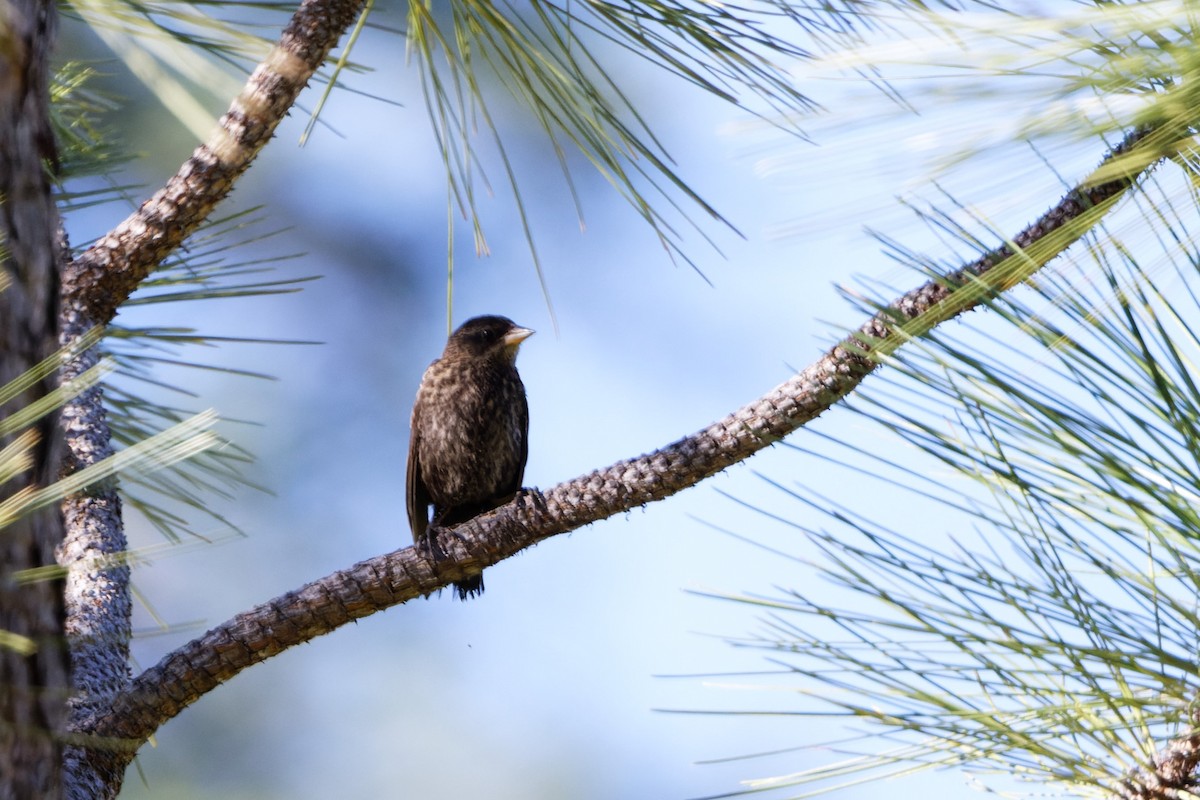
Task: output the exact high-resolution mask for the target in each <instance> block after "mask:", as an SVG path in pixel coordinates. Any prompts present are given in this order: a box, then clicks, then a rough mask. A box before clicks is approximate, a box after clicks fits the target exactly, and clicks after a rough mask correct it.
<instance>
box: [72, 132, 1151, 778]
mask: <svg viewBox="0 0 1200 800" xmlns="http://www.w3.org/2000/svg"><path fill="white" fill-rule="evenodd" d="M1149 133H1150V132H1149V131H1147V130H1139V131H1135V132H1134V133H1131V134H1130V135H1129V136H1128V137H1126V139H1125V140H1124V141H1123V142H1122V143H1121V144H1120V145H1119V146H1118V147H1117V148H1115V149H1114V151H1113V153H1112V155H1111V156H1110V159H1109V163H1112V161H1113V160H1114V159H1115V158H1116V157H1119V156H1120V155H1122V154H1124V153H1126V152H1127V151H1128V150H1130V149H1131V148H1132V147H1134V146H1135V145H1136V144H1137V143H1138V142H1140V141H1141V140H1143V139H1144V138H1146V137H1147V136H1148V135H1149ZM1134 179H1135V176H1132V175H1129V176H1121V177H1116V178H1112V179H1108V180H1104V181H1101V182H1098V183H1095V184H1090V185H1083V186H1080V187H1079V188H1077V189H1076V190H1074V191H1072V192H1070V193H1069V194H1068V195H1067V196H1066V197H1064V198H1063V200H1062V201H1060V202H1059V203H1058V204H1057V205H1056V206H1055V207H1054V208H1052V209H1051V210H1050V211H1048V212H1047V213H1046V214H1044V215H1043V216H1042V217H1041V218H1039V219H1038V220H1037V221H1036V222H1035V223H1033V224H1032V225H1030V226H1029V227H1028V228H1026V229H1025V230H1024V231H1022V232H1021V233H1020V234H1018V235H1017V236H1016V237H1014V240H1013V244H1012V245H1011V246H1004V247H1001V248H999V249H998V250H996V251H994V252H992V253H989V254H988V255H986V256H984V257H982V258H980V259H978V260H977V261H975V262H973V263H971V264H968V265H967V266H965V267H963V268H962V269H960V270H959V271H957V272H955V273H953V274H951V275H948V276H946V277H945V278H942V279H940V280H937V281H930V282H929V283H926V284H924V285H923V286H921V287H918V288H917V289H914V290H913V291H911V292H908V293H907V294H905V295H904V296H903V297H901V298H899V299H898V300H896V301H895V302H893V303H891V304H890V305H888V306H887V307H885V308H883V309H882V310H881V311H880V312H879V313H877V314H876V315H875V316H874V317H873V318H872V319H870V320H869V321H868V322H867V323H866V324H864V325H863V327H862V328H861V329H860V330H859V331H857V332H855V333H854V334H853V335H851V336H849V337H847V338H846V339H845V340H844V341H842V342H841V343H839V344H838V345H837V346H836V347H834V348H833V349H832V350H830V351H829V352H828V353H827V354H826V355H825V356H823V357H822V358H821V359H819V360H818V361H816V362H815V363H814V364H812V365H811V366H809V367H808V368H807V369H805V370H804V371H803V372H801V373H799V374H797V375H796V376H795V377H793V378H792V379H791V380H789V381H787V382H785V383H783V384H781V385H780V386H778V387H776V388H775V389H774V390H772V391H771V392H769V393H768V394H766V395H764V396H763V397H761V398H759V399H758V400H756V401H755V402H753V403H751V404H749V405H747V406H745V407H743V408H741V409H739V410H737V411H735V412H733V413H732V414H730V415H729V416H727V417H725V418H724V419H722V420H720V421H719V422H717V423H714V424H713V425H711V426H709V427H708V428H705V429H704V430H702V431H699V432H697V433H695V434H693V435H692V436H688V437H685V438H684V439H680V440H679V441H677V442H674V443H672V444H670V445H667V446H666V447H663V448H662V449H660V450H657V451H655V452H653V453H650V454H649V455H644V456H641V457H639V458H635V459H630V460H626V461H620V462H618V463H616V464H613V465H612V466H610V467H607V468H605V469H601V470H597V471H595V472H593V473H590V474H588V475H584V476H581V477H579V478H576V479H574V480H572V481H568V482H566V483H563V484H560V485H558V486H556V487H554V488H553V489H550V490H548V491H546V492H545V493H535V494H531V495H521V496H519V497H518V498H517V500H515V501H514V502H512V503H510V504H509V505H507V506H504V507H502V508H500V509H497V510H496V511H493V512H490V513H488V514H485V515H483V516H481V517H478V518H476V519H474V520H471V521H470V522H467V523H464V524H462V525H460V526H457V527H455V528H454V529H453V530H452V531H451V530H442V531H440V532H439V536H438V542H439V545H440V549H441V550H442V551H443V552H444V553H445V554H446V559H445V560H443V561H440V562H433V561H430V560H429V559H427V558H426V557H425V555H424V554H423V553H422V552H421V551H419V550H417V549H415V548H412V547H409V548H405V549H403V550H398V551H396V552H393V553H389V554H386V555H382V556H378V557H376V558H372V559H369V560H367V561H363V562H361V563H359V564H356V565H355V566H353V567H350V568H349V569H346V570H342V571H339V572H337V573H334V574H333V575H330V576H327V577H325V578H322V579H320V580H318V581H314V582H312V583H310V584H308V585H307V586H304V587H302V588H300V589H298V590H296V591H293V592H289V593H287V594H285V595H282V596H280V597H278V598H275V599H274V600H271V601H269V602H267V603H264V604H262V605H260V606H258V607H257V608H254V609H251V610H249V611H247V612H244V613H242V614H239V615H238V616H236V617H234V618H233V619H231V620H229V621H228V622H226V623H224V624H223V625H220V626H218V627H216V628H214V629H212V630H210V631H209V632H207V633H206V634H204V635H203V636H201V637H199V638H198V639H195V640H193V641H192V642H190V643H188V644H186V645H184V646H183V647H181V648H179V649H178V650H176V651H175V652H173V653H171V654H169V655H167V656H166V657H165V658H164V659H163V660H162V661H160V662H159V663H158V664H157V665H155V666H154V667H151V668H150V669H148V670H146V671H145V672H144V673H143V674H142V675H140V676H139V677H138V678H137V679H135V681H134V682H133V685H132V686H131V687H130V690H129V691H128V692H126V693H124V694H122V695H121V696H120V697H118V698H117V700H116V702H115V703H114V705H113V706H112V707H111V708H110V709H109V710H108V711H107V712H105V713H103V714H102V715H101V716H98V717H96V718H95V719H94V720H91V721H90V722H89V723H88V724H86V725H84V726H83V727H81V728H79V731H80V732H81V733H87V734H91V735H94V736H98V737H103V738H104V739H105V741H106V744H107V745H108V746H109V747H111V748H112V749H111V751H110V752H111V753H112V754H113V757H114V759H119V760H121V761H124V762H127V761H128V759H129V758H131V757H132V755H133V753H134V752H135V751H136V750H137V748H138V747H139V746H140V745H141V743H142V742H143V741H145V739H146V737H148V736H149V735H150V734H151V733H153V732H154V730H156V729H157V728H158V726H159V725H161V724H162V723H163V722H165V721H166V720H168V719H170V718H171V717H173V716H174V715H176V714H178V713H179V712H180V711H181V710H182V709H184V708H186V707H187V706H188V705H190V704H191V703H193V702H195V701H196V700H197V699H199V698H200V697H201V696H203V695H204V694H205V693H206V692H208V691H210V690H211V689H213V688H214V687H216V686H218V685H220V684H221V683H222V682H224V681H226V680H228V679H229V678H231V677H232V676H234V675H236V674H237V673H238V672H240V671H241V670H243V669H245V668H246V667H248V666H251V665H253V664H257V663H259V662H261V661H263V660H265V659H267V658H269V657H271V656H273V655H276V654H277V653H280V652H282V651H283V650H285V649H287V648H289V647H292V646H294V645H297V644H301V643H303V642H306V641H309V640H311V639H313V638H314V637H316V636H320V635H322V634H324V633H328V632H330V631H332V630H334V629H335V628H337V627H339V626H341V625H344V624H346V623H347V622H351V621H353V620H355V619H359V618H361V617H364V616H367V615H369V614H372V613H374V612H376V611H379V610H382V609H384V608H388V607H390V606H394V605H396V604H399V603H403V602H406V601H407V600H411V599H413V598H415V597H419V596H423V595H428V594H429V593H430V592H433V591H435V590H437V589H439V588H442V587H444V586H446V585H448V584H450V583H452V582H454V581H461V580H463V579H464V578H469V577H472V576H475V575H478V574H479V572H480V571H481V570H482V569H483V568H484V567H486V566H489V565H491V564H495V563H497V562H498V561H501V560H503V559H504V558H508V557H510V556H512V555H514V554H516V553H518V552H520V551H521V550H523V549H525V548H527V547H530V546H532V545H534V544H536V543H538V542H540V541H543V540H544V539H547V538H549V537H550V536H554V535H556V534H559V533H564V532H567V531H571V530H574V529H576V528H579V527H581V526H583V525H587V524H589V523H591V522H595V521H597V520H600V519H603V518H606V517H609V516H613V515H616V514H619V513H622V512H624V511H627V510H629V509H631V508H634V507H636V506H640V505H645V504H646V503H650V502H653V501H655V500H659V499H662V498H665V497H668V496H670V495H672V494H675V493H676V492H679V491H681V490H682V489H685V488H687V487H689V486H693V485H695V484H696V483H698V482H700V481H701V480H703V479H704V478H706V477H708V476H710V475H713V474H715V473H717V472H719V471H721V470H723V469H725V468H726V467H729V466H731V465H732V464H735V463H737V462H739V461H742V460H744V459H746V458H748V457H749V456H751V455H753V454H754V453H756V452H758V451H759V450H761V449H763V448H764V447H767V446H769V445H770V444H772V443H774V442H776V441H778V440H779V439H781V438H782V437H784V436H786V435H787V434H788V433H791V432H792V431H795V430H796V429H797V428H799V427H800V426H802V425H804V424H805V423H807V422H808V421H810V420H812V419H814V418H815V417H817V416H818V415H819V414H821V413H822V412H823V411H825V410H826V409H828V408H829V407H830V406H831V405H833V404H834V403H835V402H837V401H838V400H839V399H841V398H842V397H845V396H846V395H847V394H849V393H850V392H851V391H852V390H853V389H854V388H855V387H856V386H858V384H859V383H860V382H861V381H862V380H863V378H865V377H866V376H867V375H868V374H870V373H871V372H872V371H873V370H874V369H875V368H876V367H877V366H878V365H879V363H880V362H879V356H880V355H881V354H886V353H890V352H892V351H894V350H895V349H896V347H898V346H900V345H901V344H903V342H904V341H907V340H908V338H911V336H913V335H916V334H918V333H920V332H921V331H924V330H928V329H929V328H931V327H933V326H934V325H936V324H939V323H941V322H943V321H945V320H947V319H950V318H952V317H954V316H957V315H958V314H960V313H962V312H963V311H966V310H968V309H969V308H972V307H975V306H976V305H978V304H979V303H981V302H984V301H986V300H987V299H988V298H990V297H993V296H995V294H996V293H998V292H1000V291H1003V290H1004V289H1006V288H1008V287H1010V286H1012V285H1014V284H1015V283H1017V282H1019V281H1020V280H1022V279H1024V278H1025V277H1028V276H1029V275H1030V274H1032V273H1033V272H1034V271H1036V269H1038V268H1039V267H1040V266H1041V265H1042V264H1044V263H1045V262H1046V261H1048V260H1049V259H1050V258H1051V257H1053V256H1054V255H1056V254H1058V253H1060V252H1062V250H1063V249H1065V248H1066V247H1067V246H1068V245H1069V244H1070V243H1071V242H1073V241H1075V240H1077V239H1078V238H1079V237H1080V236H1081V235H1083V233H1084V232H1086V230H1088V229H1089V228H1090V227H1091V226H1092V225H1093V224H1094V222H1095V221H1096V219H1098V218H1099V216H1100V215H1101V214H1102V213H1103V212H1104V210H1105V209H1106V208H1108V207H1110V205H1111V203H1112V202H1114V201H1115V199H1116V198H1118V197H1119V196H1120V195H1121V194H1122V193H1123V192H1124V191H1125V190H1126V189H1128V188H1129V187H1130V186H1131V185H1132V184H1133V181H1134ZM1048 243H1049V244H1048Z"/></svg>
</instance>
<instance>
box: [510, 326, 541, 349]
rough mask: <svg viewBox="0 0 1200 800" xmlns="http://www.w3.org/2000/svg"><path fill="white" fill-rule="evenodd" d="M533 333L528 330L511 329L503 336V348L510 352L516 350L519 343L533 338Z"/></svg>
mask: <svg viewBox="0 0 1200 800" xmlns="http://www.w3.org/2000/svg"><path fill="white" fill-rule="evenodd" d="M533 333H534V332H533V331H532V330H530V329H529V328H513V329H512V330H511V331H509V332H508V333H506V334H504V346H505V347H506V348H510V349H512V350H516V349H517V347H518V346H519V345H520V344H521V342H523V341H525V340H526V339H528V338H529V337H530V336H533Z"/></svg>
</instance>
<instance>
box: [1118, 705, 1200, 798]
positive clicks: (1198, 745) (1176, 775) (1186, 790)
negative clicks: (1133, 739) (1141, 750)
mask: <svg viewBox="0 0 1200 800" xmlns="http://www.w3.org/2000/svg"><path fill="white" fill-rule="evenodd" d="M1197 722H1200V718H1198V717H1197V715H1196V714H1192V723H1193V724H1196V723H1197ZM1198 767H1200V730H1196V729H1193V730H1191V731H1189V732H1188V733H1186V734H1184V735H1181V736H1177V737H1176V738H1174V739H1172V740H1171V741H1170V742H1168V743H1167V746H1166V747H1164V748H1163V749H1162V750H1159V751H1158V752H1157V753H1155V754H1154V757H1153V759H1151V764H1150V765H1149V766H1144V767H1138V768H1137V769H1135V770H1132V771H1131V772H1130V774H1129V775H1128V776H1127V777H1126V778H1125V780H1123V781H1121V783H1120V784H1119V785H1117V786H1116V787H1115V789H1114V793H1115V794H1116V795H1117V797H1120V798H1122V800H1192V798H1194V797H1196V796H1197V794H1198V793H1200V781H1198V780H1197V778H1196V770H1197V768H1198Z"/></svg>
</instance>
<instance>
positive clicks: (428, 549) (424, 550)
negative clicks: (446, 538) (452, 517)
mask: <svg viewBox="0 0 1200 800" xmlns="http://www.w3.org/2000/svg"><path fill="white" fill-rule="evenodd" d="M440 532H441V528H437V527H430V528H429V529H428V530H426V531H425V535H424V536H423V537H421V539H420V541H418V542H417V550H418V551H419V552H420V553H421V555H422V556H424V557H425V558H426V559H428V560H429V561H433V562H434V563H437V562H438V561H442V560H444V559H445V558H446V553H445V551H444V550H442V547H441V545H439V544H438V533H440Z"/></svg>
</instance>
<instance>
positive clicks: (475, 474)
mask: <svg viewBox="0 0 1200 800" xmlns="http://www.w3.org/2000/svg"><path fill="white" fill-rule="evenodd" d="M532 335H533V331H531V330H529V329H528V328H522V327H519V326H518V325H516V324H515V323H514V322H513V321H512V320H510V319H507V318H506V317H497V316H487V317H475V318H474V319H469V320H467V321H466V322H464V323H463V324H462V326H461V327H459V329H458V330H456V331H455V332H454V333H452V334H451V335H450V339H449V341H447V342H446V350H445V352H443V353H442V357H441V358H439V359H438V360H437V361H434V362H433V363H432V364H430V365H429V369H427V370H425V375H424V376H422V378H421V385H420V387H418V388H417V399H416V402H415V403H413V411H412V431H411V434H410V437H409V443H408V522H409V525H410V526H411V527H412V533H413V541H414V542H416V543H417V544H429V543H430V542H429V541H428V535H429V534H428V529H429V526H430V524H431V522H432V524H433V525H435V526H449V525H455V524H458V523H460V522H465V521H466V520H469V519H471V518H472V517H475V516H478V515H479V514H482V513H483V512H485V511H490V510H492V509H493V508H496V507H497V506H501V505H504V504H505V503H507V502H508V501H509V500H511V499H512V498H513V496H514V495H515V494H516V492H517V490H518V489H520V488H521V480H522V478H523V477H524V476H525V461H526V458H527V457H528V455H529V406H528V404H527V403H526V400H525V385H524V384H523V383H521V376H520V375H518V374H517V363H516V362H517V348H518V347H520V345H521V342H523V341H525V340H526V339H528V338H529V337H530V336H532ZM431 505H432V506H433V518H432V521H431V520H430V516H429V507H430V506H431ZM454 588H455V590H456V591H457V592H458V597H459V599H461V600H465V599H467V598H468V597H473V596H475V595H477V594H481V593H482V592H483V577H482V576H480V577H477V578H472V579H471V580H468V581H461V582H458V583H455V584H454Z"/></svg>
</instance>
